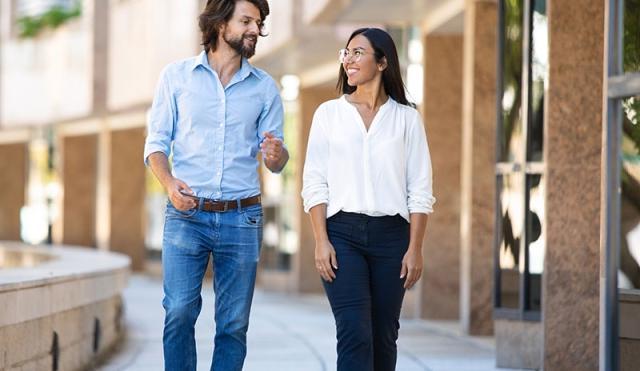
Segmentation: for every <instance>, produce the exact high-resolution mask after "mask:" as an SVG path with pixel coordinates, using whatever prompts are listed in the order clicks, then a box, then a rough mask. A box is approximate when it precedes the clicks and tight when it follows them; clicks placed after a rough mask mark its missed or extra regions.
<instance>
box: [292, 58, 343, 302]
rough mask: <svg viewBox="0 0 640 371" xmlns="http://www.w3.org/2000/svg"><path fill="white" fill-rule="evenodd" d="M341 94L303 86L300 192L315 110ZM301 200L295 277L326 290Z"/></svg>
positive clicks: (300, 284)
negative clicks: (317, 267) (319, 273)
mask: <svg viewBox="0 0 640 371" xmlns="http://www.w3.org/2000/svg"><path fill="white" fill-rule="evenodd" d="M336 70H337V67H336ZM337 96H338V93H337V92H336V89H335V87H333V86H321V87H309V88H304V89H300V95H299V98H298V99H299V100H300V118H301V120H302V122H301V123H300V130H299V132H298V134H299V135H298V151H297V153H296V154H295V156H297V161H296V173H297V178H298V187H297V189H298V190H297V193H298V195H299V194H300V191H301V190H302V169H303V166H304V158H305V155H306V153H307V141H308V139H309V130H311V120H312V119H313V113H314V112H315V111H316V108H318V106H319V105H320V104H321V103H323V102H325V101H327V100H330V99H335V98H336V97H337ZM297 200H298V202H299V203H300V208H299V215H300V231H299V233H300V237H299V241H300V245H299V249H298V252H297V253H296V255H295V258H294V272H295V274H294V277H295V280H296V282H297V291H298V292H322V283H321V282H320V276H319V275H318V273H317V272H316V268H315V259H314V248H315V240H314V238H313V229H312V228H311V221H310V219H309V215H307V214H306V213H305V212H304V210H303V208H302V198H301V197H297Z"/></svg>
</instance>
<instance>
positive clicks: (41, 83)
mask: <svg viewBox="0 0 640 371" xmlns="http://www.w3.org/2000/svg"><path fill="white" fill-rule="evenodd" d="M93 1H96V0H82V6H83V9H84V11H83V15H82V16H81V17H79V18H77V19H73V20H71V21H69V22H68V23H66V24H64V25H63V26H61V27H59V28H58V29H56V30H53V31H52V30H48V31H46V32H43V33H42V34H41V35H39V36H38V37H36V38H29V39H21V38H17V37H15V32H14V33H13V34H12V33H11V32H10V30H11V27H10V26H9V25H4V27H2V35H0V36H1V37H2V38H3V41H2V48H3V50H2V53H1V58H2V59H1V60H0V63H1V64H2V68H0V73H1V75H0V89H2V94H0V99H2V101H1V102H0V105H1V106H2V113H1V115H2V116H1V117H0V119H1V121H2V123H3V126H5V127H16V126H27V125H28V126H33V125H34V124H41V125H45V124H50V123H51V122H55V121H58V120H64V119H69V118H73V117H78V116H84V115H87V114H89V113H90V112H91V108H92V81H91V80H92V67H93V57H92V53H91V51H92V43H93V36H92V35H93V30H92V24H91V22H92V14H93V6H92V5H93ZM3 3H4V4H5V5H6V3H9V1H6V2H3ZM8 21H10V19H9V18H8V17H7V18H5V19H4V20H3V22H8Z"/></svg>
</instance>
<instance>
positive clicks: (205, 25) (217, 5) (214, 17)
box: [198, 0, 269, 53]
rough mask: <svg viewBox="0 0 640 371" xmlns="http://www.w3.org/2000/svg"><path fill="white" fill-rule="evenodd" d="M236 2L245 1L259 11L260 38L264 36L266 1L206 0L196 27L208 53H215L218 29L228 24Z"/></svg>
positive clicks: (267, 10)
mask: <svg viewBox="0 0 640 371" xmlns="http://www.w3.org/2000/svg"><path fill="white" fill-rule="evenodd" d="M238 1H247V2H249V3H251V4H253V5H255V6H256V8H258V10H259V11H260V20H261V21H262V25H261V26H260V36H266V35H267V34H266V33H265V32H264V28H263V27H264V21H265V19H266V18H267V16H268V15H269V3H267V0H208V1H207V5H206V6H205V8H204V11H203V12H202V14H200V17H199V22H198V25H199V26H200V32H202V44H201V45H202V46H204V50H205V51H206V52H207V53H208V52H209V50H212V51H215V50H216V48H217V47H218V32H219V30H220V28H221V27H222V26H223V25H224V24H226V23H227V22H229V20H230V19H231V17H232V16H233V12H234V11H235V10H236V3H237V2H238Z"/></svg>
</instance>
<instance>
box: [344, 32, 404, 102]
mask: <svg viewBox="0 0 640 371" xmlns="http://www.w3.org/2000/svg"><path fill="white" fill-rule="evenodd" d="M358 35H362V36H364V37H366V38H367V40H369V42H370V43H371V46H372V47H373V50H374V56H375V59H376V62H377V63H381V62H382V58H384V57H386V59H387V68H385V69H384V71H382V86H383V87H384V91H385V93H387V95H388V96H390V97H391V98H393V100H395V101H396V102H398V103H400V104H404V105H405V106H411V107H415V105H414V104H413V103H411V102H409V100H407V96H406V94H405V88H404V83H403V82H402V75H401V74H400V61H399V60H398V52H397V50H396V45H395V44H394V43H393V39H392V38H391V36H390V35H389V34H388V33H387V32H386V31H384V30H381V29H379V28H368V27H367V28H359V29H357V30H355V31H353V33H352V34H351V36H350V37H349V40H347V45H349V43H350V42H351V40H352V39H353V38H354V37H356V36H358ZM336 88H337V89H338V90H339V91H342V93H343V94H351V93H353V92H354V91H356V88H357V87H356V86H351V85H349V84H348V82H347V72H346V71H345V70H344V66H343V65H342V63H341V64H340V75H339V76H338V84H337V86H336Z"/></svg>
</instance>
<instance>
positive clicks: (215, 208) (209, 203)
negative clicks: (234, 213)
mask: <svg viewBox="0 0 640 371" xmlns="http://www.w3.org/2000/svg"><path fill="white" fill-rule="evenodd" d="M194 198H195V199H198V200H199V198H197V197H194ZM261 200H262V197H261V196H260V195H257V196H253V197H249V198H243V199H242V200H240V202H238V200H230V201H215V200H211V199H208V198H205V199H204V201H203V204H202V210H204V211H209V212H222V213H223V212H225V211H229V210H235V209H237V208H238V203H239V204H240V207H241V208H244V207H249V206H253V205H257V204H259V203H260V202H261Z"/></svg>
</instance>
